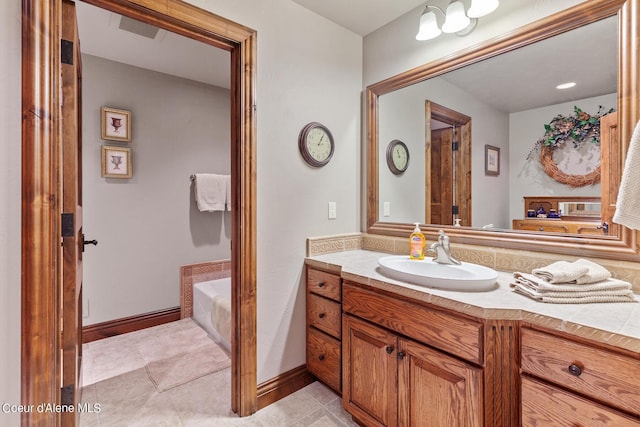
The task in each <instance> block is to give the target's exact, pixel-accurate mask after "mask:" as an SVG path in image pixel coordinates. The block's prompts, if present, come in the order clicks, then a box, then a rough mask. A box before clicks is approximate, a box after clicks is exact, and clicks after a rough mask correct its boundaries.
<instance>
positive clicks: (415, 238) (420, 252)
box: [409, 222, 427, 259]
mask: <svg viewBox="0 0 640 427" xmlns="http://www.w3.org/2000/svg"><path fill="white" fill-rule="evenodd" d="M415 224H416V228H415V229H414V230H413V233H411V236H409V248H410V250H409V258H411V259H424V247H425V245H426V243H427V240H426V239H425V237H424V234H422V231H421V230H420V223H419V222H416V223H415Z"/></svg>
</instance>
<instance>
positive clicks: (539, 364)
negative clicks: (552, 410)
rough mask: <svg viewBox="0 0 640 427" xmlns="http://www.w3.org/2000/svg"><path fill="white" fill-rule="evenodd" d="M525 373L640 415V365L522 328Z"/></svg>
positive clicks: (592, 348) (618, 354)
mask: <svg viewBox="0 0 640 427" xmlns="http://www.w3.org/2000/svg"><path fill="white" fill-rule="evenodd" d="M521 331H522V332H521V333H522V335H521V342H522V363H521V369H522V371H523V372H525V373H528V374H531V375H534V376H537V377H539V378H543V379H545V380H547V381H550V382H552V383H555V384H558V385H560V386H562V387H565V388H568V389H570V390H573V391H576V392H578V393H581V394H584V395H586V396H589V397H592V398H594V399H597V400H599V401H603V402H606V403H608V404H610V405H612V406H615V407H618V408H620V409H624V410H626V411H629V412H631V413H634V414H638V415H640V382H639V381H638V378H640V361H639V360H638V359H637V358H632V357H629V356H627V355H623V354H620V353H616V352H613V351H609V350H605V349H602V348H598V347H592V346H590V345H587V344H582V343H578V342H574V341H571V340H569V339H565V338H561V337H558V336H555V335H551V334H547V333H545V332H541V331H537V330H533V329H529V328H522V330H521Z"/></svg>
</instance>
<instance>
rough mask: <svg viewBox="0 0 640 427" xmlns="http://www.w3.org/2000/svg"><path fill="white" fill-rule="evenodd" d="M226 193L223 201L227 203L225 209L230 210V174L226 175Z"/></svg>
mask: <svg viewBox="0 0 640 427" xmlns="http://www.w3.org/2000/svg"><path fill="white" fill-rule="evenodd" d="M226 186H227V188H226V195H225V201H226V205H227V210H228V211H230V210H231V175H226Z"/></svg>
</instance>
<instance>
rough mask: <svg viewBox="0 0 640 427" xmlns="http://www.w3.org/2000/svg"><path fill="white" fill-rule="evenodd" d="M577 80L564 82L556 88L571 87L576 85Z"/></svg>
mask: <svg viewBox="0 0 640 427" xmlns="http://www.w3.org/2000/svg"><path fill="white" fill-rule="evenodd" d="M575 85H576V82H568V83H562V84H561V85H558V86H556V89H569V88H570V87H574V86H575Z"/></svg>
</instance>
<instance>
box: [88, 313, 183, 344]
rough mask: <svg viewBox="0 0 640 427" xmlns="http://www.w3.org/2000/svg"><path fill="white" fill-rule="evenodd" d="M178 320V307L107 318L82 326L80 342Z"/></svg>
mask: <svg viewBox="0 0 640 427" xmlns="http://www.w3.org/2000/svg"><path fill="white" fill-rule="evenodd" d="M176 320H180V307H173V308H167V309H165V310H158V311H153V312H150V313H144V314H137V315H135V316H129V317H123V318H121V319H115V320H109V321H106V322H102V323H95V324H93V325H89V326H85V327H83V328H82V343H83V344H85V343H88V342H91V341H96V340H100V339H102V338H109V337H114V336H116V335H121V334H126V333H128V332H134V331H139V330H141V329H146V328H151V327H153V326H158V325H163V324H165V323H170V322H175V321H176Z"/></svg>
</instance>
